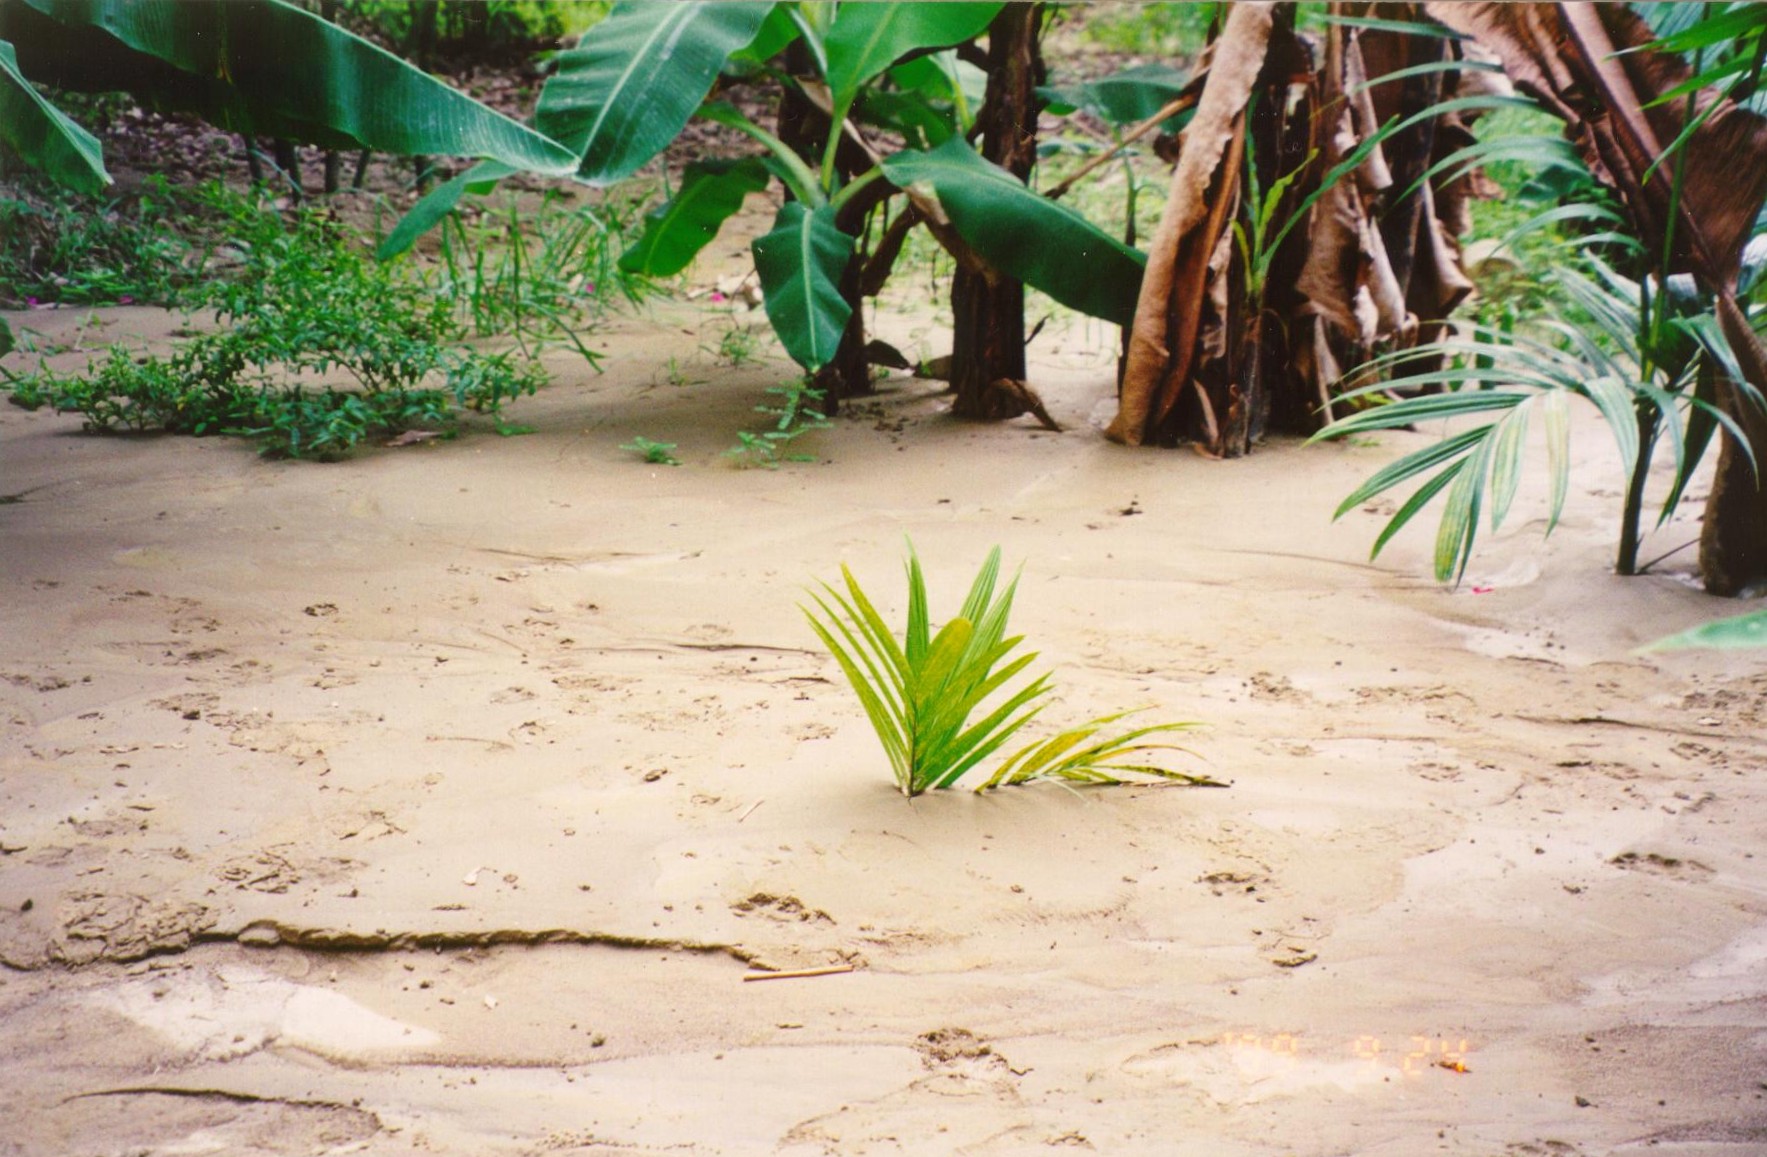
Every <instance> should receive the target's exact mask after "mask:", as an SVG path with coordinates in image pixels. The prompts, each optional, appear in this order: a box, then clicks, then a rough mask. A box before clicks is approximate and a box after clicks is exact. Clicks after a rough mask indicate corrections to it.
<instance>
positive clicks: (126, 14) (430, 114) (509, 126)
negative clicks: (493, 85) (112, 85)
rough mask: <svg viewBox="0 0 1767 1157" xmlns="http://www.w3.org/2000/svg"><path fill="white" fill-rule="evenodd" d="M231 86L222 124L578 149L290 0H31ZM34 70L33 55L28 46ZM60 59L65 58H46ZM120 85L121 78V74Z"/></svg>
mask: <svg viewBox="0 0 1767 1157" xmlns="http://www.w3.org/2000/svg"><path fill="white" fill-rule="evenodd" d="M22 3H24V4H28V5H29V6H30V7H31V8H33V9H35V10H36V11H38V12H40V13H42V14H44V15H46V16H49V17H51V18H52V19H54V20H56V21H58V22H60V23H62V24H66V25H72V26H76V27H79V28H82V29H89V30H92V34H93V36H94V37H98V36H102V37H107V38H109V39H111V40H114V41H116V42H120V43H121V44H123V45H126V46H127V47H128V48H129V49H132V50H133V51H134V52H136V53H140V54H144V55H146V56H148V57H152V58H154V59H156V60H158V61H163V62H165V63H167V64H170V65H172V66H173V67H175V68H177V69H178V70H180V71H181V72H183V73H187V74H189V75H191V76H193V77H196V78H199V79H200V81H201V83H203V84H206V85H208V86H218V88H219V89H220V90H222V91H221V92H220V93H215V92H214V91H212V88H211V93H210V95H211V97H217V96H224V95H227V94H232V95H233V96H235V98H236V104H235V105H234V107H233V109H232V110H231V111H230V112H229V114H228V115H229V116H230V117H232V118H240V117H243V118H244V119H245V121H246V123H238V121H237V120H233V121H230V123H227V124H226V125H225V127H228V128H235V129H240V130H241V131H273V132H276V133H278V134H279V135H289V136H294V137H297V138H299V139H312V140H318V141H320V142H321V143H327V144H335V143H339V142H340V140H341V141H347V142H349V143H351V144H354V145H359V146H361V147H363V148H371V149H374V150H376V151H379V152H387V153H399V154H432V153H439V154H444V155H452V156H472V157H488V158H492V159H495V160H498V161H502V162H504V163H506V164H508V165H510V166H512V167H514V168H518V169H526V170H532V171H535V172H544V173H568V172H570V171H571V169H572V168H574V167H575V157H574V156H573V155H572V154H571V153H570V152H569V151H568V150H566V149H565V148H564V146H562V145H560V144H558V143H557V142H556V141H552V140H548V139H547V138H546V137H544V136H542V135H540V134H539V133H536V132H535V131H534V130H532V129H530V128H527V127H525V126H523V125H520V124H518V123H516V122H515V121H513V120H510V119H509V118H508V117H506V116H503V115H502V114H501V113H498V112H495V111H493V110H492V109H490V108H487V107H486V106H484V105H482V104H480V103H479V102H478V101H475V100H473V99H472V98H471V97H469V96H467V95H466V94H464V93H461V92H458V91H456V90H454V89H452V88H450V87H448V86H447V85H445V84H443V83H442V82H441V81H439V80H436V79H435V78H434V77H431V76H429V75H428V74H426V73H424V72H423V71H422V70H420V69H417V68H413V67H412V66H411V65H409V64H407V63H406V62H404V61H402V60H400V59H399V58H398V57H396V56H394V55H392V54H391V53H389V52H387V51H385V50H384V49H381V48H380V47H378V46H376V45H374V44H372V43H370V42H369V41H366V40H364V39H362V38H361V37H359V36H355V35H353V34H351V33H349V32H346V31H344V30H343V29H342V28H339V27H338V26H336V25H335V24H331V23H329V22H328V21H326V20H323V19H321V18H320V17H318V16H316V15H314V14H313V13H311V12H308V11H306V10H304V9H302V8H299V7H296V6H295V5H293V4H290V3H286V2H284V0H22ZM24 63H25V68H26V74H27V75H34V74H35V72H34V69H35V58H34V54H33V53H28V54H27V59H26V61H25V62H24ZM43 63H44V65H45V67H47V68H49V69H50V71H51V72H53V71H54V67H55V64H56V62H54V61H45V62H43ZM117 87H122V85H118V86H117Z"/></svg>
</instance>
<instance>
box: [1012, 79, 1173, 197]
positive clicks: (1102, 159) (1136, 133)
mask: <svg viewBox="0 0 1767 1157" xmlns="http://www.w3.org/2000/svg"><path fill="white" fill-rule="evenodd" d="M1196 100H1197V98H1196V95H1195V94H1194V93H1185V94H1184V95H1183V96H1180V97H1178V98H1176V99H1175V100H1172V101H1170V102H1168V103H1167V105H1166V107H1165V108H1162V109H1161V110H1160V111H1159V112H1156V113H1154V114H1153V115H1152V116H1150V117H1148V118H1147V119H1146V120H1144V121H1142V122H1141V123H1140V124H1138V125H1136V126H1135V127H1134V128H1132V129H1130V130H1129V131H1128V132H1126V133H1124V134H1123V137H1122V139H1121V140H1120V141H1118V142H1117V143H1116V145H1115V146H1114V147H1112V148H1110V149H1107V150H1105V151H1104V152H1102V153H1099V154H1098V155H1097V156H1095V157H1093V158H1092V159H1091V160H1089V161H1087V162H1086V163H1085V164H1084V165H1081V166H1080V168H1079V170H1078V171H1076V172H1075V173H1073V174H1072V175H1071V176H1069V177H1068V179H1067V180H1065V181H1063V182H1062V183H1061V184H1059V185H1057V186H1056V187H1055V188H1053V189H1051V190H1049V192H1047V193H1045V194H1043V196H1044V197H1046V198H1047V199H1049V200H1051V201H1058V200H1060V199H1061V198H1062V196H1063V195H1064V194H1066V193H1067V191H1068V190H1069V189H1072V188H1073V187H1074V186H1075V185H1076V184H1078V183H1079V182H1080V180H1081V178H1083V177H1086V176H1088V175H1090V174H1091V173H1092V171H1093V170H1094V169H1097V168H1098V167H1099V166H1101V165H1107V164H1109V163H1110V162H1111V161H1112V160H1113V159H1115V157H1116V155H1117V154H1118V153H1120V152H1122V151H1123V150H1124V149H1126V148H1128V147H1129V146H1130V145H1132V144H1134V143H1135V142H1136V141H1138V140H1140V139H1141V138H1142V137H1144V136H1146V135H1147V134H1148V133H1150V132H1152V131H1153V130H1154V128H1155V127H1156V126H1158V125H1159V124H1160V122H1162V121H1165V120H1170V119H1171V118H1172V117H1174V116H1177V115H1178V114H1179V113H1181V112H1183V111H1184V110H1185V109H1187V108H1189V107H1190V106H1191V105H1193V104H1195V103H1196Z"/></svg>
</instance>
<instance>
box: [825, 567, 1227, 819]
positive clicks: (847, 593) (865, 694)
mask: <svg viewBox="0 0 1767 1157" xmlns="http://www.w3.org/2000/svg"><path fill="white" fill-rule="evenodd" d="M841 575H842V578H843V579H844V591H843V590H837V589H836V588H835V587H833V586H831V585H829V584H827V583H824V584H822V588H821V592H820V593H817V592H812V593H811V598H812V599H813V600H814V602H815V608H814V609H812V608H811V607H805V608H803V609H804V615H805V617H806V618H807V619H809V622H810V626H811V628H812V629H813V630H814V631H815V632H816V634H817V637H818V638H820V639H821V640H822V642H823V644H824V645H825V646H826V647H827V648H828V649H829V651H830V653H832V654H833V655H834V657H835V661H836V662H837V663H839V664H840V668H841V671H842V672H843V673H844V674H845V675H846V677H847V681H848V682H849V683H850V684H852V687H853V691H854V693H855V694H857V695H858V697H859V701H860V703H861V704H862V705H863V706H864V708H865V713H866V715H867V717H868V718H869V719H870V720H871V725H872V728H873V729H874V730H875V731H876V732H877V737H878V740H879V741H880V742H881V743H882V744H883V748H884V751H885V753H886V754H888V756H889V759H890V766H891V768H892V770H893V771H894V773H895V778H896V785H897V786H898V787H899V788H901V789H902V792H903V794H904V795H908V796H916V795H919V794H920V793H921V792H924V791H927V790H928V789H930V788H948V787H953V786H955V785H956V784H957V782H958V781H959V780H960V779H962V778H963V777H964V775H965V774H967V773H968V772H969V771H970V770H972V769H973V768H975V767H976V766H977V765H978V764H980V763H981V762H982V761H983V760H985V759H987V758H988V757H989V756H990V755H992V754H993V753H994V752H996V751H998V750H999V749H1000V748H1001V747H1002V746H1004V745H1005V743H1006V741H1007V740H1009V739H1011V738H1012V736H1013V735H1014V734H1015V733H1017V732H1018V731H1019V729H1021V728H1022V727H1024V726H1025V724H1027V723H1029V722H1030V721H1031V720H1032V719H1033V718H1035V717H1036V715H1037V714H1038V713H1039V712H1041V711H1042V709H1043V706H1044V704H1043V703H1042V702H1041V700H1042V699H1043V698H1044V696H1046V695H1047V694H1048V693H1049V691H1050V684H1049V676H1048V675H1047V674H1040V675H1036V676H1034V677H1032V676H1028V675H1027V676H1026V679H1027V681H1022V682H1020V683H1018V684H1017V685H1016V686H1014V685H1013V681H1014V680H1015V679H1017V678H1018V677H1019V676H1020V675H1022V674H1025V673H1026V668H1028V667H1029V666H1030V665H1031V663H1032V662H1033V661H1034V660H1035V659H1036V658H1037V655H1036V653H1035V652H1031V653H1028V654H1026V653H1018V654H1015V652H1017V651H1018V648H1019V644H1020V643H1021V642H1023V637H1022V636H1012V637H1007V635H1006V623H1007V618H1008V616H1009V615H1010V613H1011V611H1012V600H1013V595H1014V593H1015V592H1016V590H1017V587H1018V582H1017V580H1016V579H1014V580H1013V581H1012V582H1009V583H1007V584H1006V586H1005V588H1004V589H1003V590H1002V589H998V588H999V585H1000V549H999V548H998V547H995V548H994V549H993V550H992V551H990V552H989V554H988V558H987V561H986V562H984V563H983V564H982V569H981V571H980V572H979V573H978V574H977V575H976V578H975V581H974V582H973V583H972V584H971V585H970V590H969V596H968V598H966V599H965V600H964V604H963V608H962V610H961V611H960V612H959V614H958V615H957V617H956V618H954V619H952V620H951V621H949V622H947V623H946V624H945V625H944V626H943V627H941V628H940V629H939V630H938V631H937V632H934V631H933V629H932V625H931V621H930V619H929V617H928V610H927V595H926V579H925V576H924V574H923V573H922V571H921V567H920V559H919V558H918V557H917V556H916V555H915V553H914V548H913V546H912V545H910V546H909V549H908V623H907V629H906V631H905V632H904V635H903V637H902V638H901V639H900V640H898V639H897V637H896V635H895V633H894V632H892V631H891V630H890V627H889V625H888V624H886V623H885V622H884V620H883V617H882V616H881V615H880V614H879V613H878V611H877V608H876V607H875V606H874V605H873V604H872V602H871V600H870V598H868V597H867V596H866V594H865V591H864V590H863V589H862V588H861V587H860V585H859V582H858V580H857V579H855V578H854V577H853V573H852V572H851V571H850V570H848V569H847V568H846V567H845V566H843V567H842V568H841ZM984 710H985V712H986V713H985V714H982V715H981V718H980V719H979V720H976V721H975V722H971V719H972V718H973V717H975V716H976V715H978V713H981V712H983V711H984ZM1129 714H1133V712H1121V713H1118V714H1115V715H1107V716H1102V717H1100V718H1097V719H1093V720H1091V721H1090V722H1088V723H1085V724H1082V725H1081V726H1079V727H1075V728H1071V729H1069V730H1067V731H1064V732H1062V733H1061V734H1059V735H1056V736H1054V737H1053V738H1050V739H1046V740H1041V741H1038V742H1035V743H1032V744H1030V745H1029V746H1027V747H1024V748H1023V749H1021V750H1019V751H1017V752H1015V753H1014V754H1013V755H1011V756H1010V757H1008V758H1007V759H1006V760H1005V761H1004V762H1003V763H1002V764H1001V765H1000V767H999V769H998V770H997V771H996V772H995V773H994V774H993V775H992V776H991V777H990V778H989V779H988V780H987V781H986V782H984V783H983V784H982V785H981V786H980V787H978V788H977V789H976V790H977V791H987V790H989V789H991V788H995V787H1000V786H1004V785H1009V784H1022V783H1027V782H1030V781H1032V780H1036V779H1056V780H1061V781H1066V782H1072V783H1081V784H1115V783H1126V782H1129V780H1127V779H1125V778H1124V777H1125V776H1126V775H1133V776H1141V777H1152V778H1155V779H1164V780H1169V781H1173V782H1178V783H1185V784H1190V785H1193V786H1209V787H1220V786H1224V785H1222V784H1220V783H1218V782H1216V781H1215V780H1212V779H1209V778H1207V777H1204V776H1195V775H1186V774H1183V773H1180V772H1175V771H1170V770H1167V769H1165V768H1162V767H1159V766H1156V765H1153V764H1150V763H1145V762H1124V760H1126V759H1129V758H1130V757H1134V756H1137V755H1138V754H1139V753H1141V752H1146V751H1155V750H1181V749H1179V748H1175V747H1173V746H1172V745H1170V744H1164V743H1154V742H1144V740H1146V739H1147V737H1148V736H1152V735H1158V734H1163V733H1168V732H1173V731H1181V730H1186V729H1189V728H1191V727H1193V726H1195V725H1194V724H1190V723H1159V724H1153V725H1150V726H1146V727H1140V728H1135V729H1132V730H1130V731H1128V732H1125V733H1122V734H1119V735H1115V736H1106V737H1105V738H1102V739H1101V738H1099V736H1100V735H1101V733H1103V732H1104V731H1105V730H1106V728H1108V727H1109V726H1110V724H1112V723H1114V722H1116V721H1117V720H1118V719H1121V718H1124V717H1125V716H1126V715H1129Z"/></svg>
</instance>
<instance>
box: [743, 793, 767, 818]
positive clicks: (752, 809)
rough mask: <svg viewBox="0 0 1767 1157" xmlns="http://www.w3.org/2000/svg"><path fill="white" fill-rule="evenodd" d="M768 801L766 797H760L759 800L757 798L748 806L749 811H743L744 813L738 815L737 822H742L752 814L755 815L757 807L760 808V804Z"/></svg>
mask: <svg viewBox="0 0 1767 1157" xmlns="http://www.w3.org/2000/svg"><path fill="white" fill-rule="evenodd" d="M766 802H767V801H766V800H764V799H758V800H756V801H755V802H754V803H752V804H750V805H749V806H748V810H747V811H745V812H743V813H742V814H741V815H739V816H737V817H736V822H737V823H741V822H742V821H743V820H746V819H748V818H749V817H750V816H752V815H754V814H755V809H756V808H758V807H760V806H761V805H762V804H764V803H766Z"/></svg>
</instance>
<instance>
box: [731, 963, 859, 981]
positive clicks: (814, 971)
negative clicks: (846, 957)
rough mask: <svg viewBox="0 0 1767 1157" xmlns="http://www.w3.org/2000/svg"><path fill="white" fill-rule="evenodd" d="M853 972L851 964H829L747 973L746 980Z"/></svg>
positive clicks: (789, 978)
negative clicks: (819, 966) (818, 966)
mask: <svg viewBox="0 0 1767 1157" xmlns="http://www.w3.org/2000/svg"><path fill="white" fill-rule="evenodd" d="M851 971H853V966H852V965H851V964H827V965H824V966H823V967H821V968H782V969H780V970H779V971H777V972H745V973H743V975H742V978H743V979H744V980H798V979H801V978H803V977H806V976H834V975H836V974H838V973H842V972H851Z"/></svg>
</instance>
